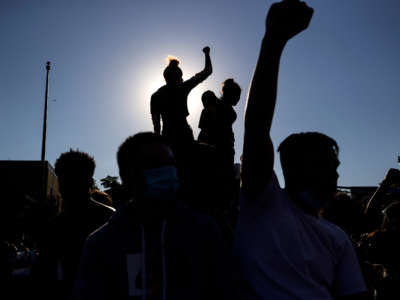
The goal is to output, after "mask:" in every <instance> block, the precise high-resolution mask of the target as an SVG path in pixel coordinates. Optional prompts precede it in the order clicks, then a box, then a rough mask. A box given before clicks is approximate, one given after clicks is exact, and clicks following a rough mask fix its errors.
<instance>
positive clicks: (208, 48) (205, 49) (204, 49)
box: [203, 46, 210, 54]
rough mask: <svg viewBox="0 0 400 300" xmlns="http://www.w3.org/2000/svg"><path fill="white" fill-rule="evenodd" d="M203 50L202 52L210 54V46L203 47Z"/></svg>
mask: <svg viewBox="0 0 400 300" xmlns="http://www.w3.org/2000/svg"><path fill="white" fill-rule="evenodd" d="M203 52H204V54H210V47H208V46H207V47H204V48H203Z"/></svg>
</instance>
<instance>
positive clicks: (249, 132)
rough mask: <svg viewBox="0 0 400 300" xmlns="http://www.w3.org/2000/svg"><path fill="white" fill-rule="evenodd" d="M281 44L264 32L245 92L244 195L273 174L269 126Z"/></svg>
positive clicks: (255, 191)
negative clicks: (250, 80)
mask: <svg viewBox="0 0 400 300" xmlns="http://www.w3.org/2000/svg"><path fill="white" fill-rule="evenodd" d="M284 45H285V43H281V42H278V41H275V40H273V39H271V38H270V37H269V36H268V34H266V36H265V37H264V39H263V41H262V45H261V50H260V55H259V58H258V62H257V65H256V69H255V72H254V75H253V79H252V82H251V86H250V90H249V94H248V99H247V107H246V113H245V132H244V145H243V159H242V163H243V167H242V185H243V190H244V192H245V193H247V194H253V193H257V192H258V191H260V188H262V187H263V186H264V185H265V183H266V182H268V181H269V179H270V177H271V175H272V170H273V162H274V147H273V144H272V141H271V139H270V129H271V123H272V118H273V114H274V109H275V103H276V96H277V84H278V72H279V61H280V57H281V54H282V51H283V48H284Z"/></svg>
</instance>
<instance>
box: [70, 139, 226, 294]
mask: <svg viewBox="0 0 400 300" xmlns="http://www.w3.org/2000/svg"><path fill="white" fill-rule="evenodd" d="M117 160H118V166H119V173H120V178H121V180H122V185H123V186H124V187H125V188H126V190H127V191H129V193H130V195H131V199H132V200H131V202H129V203H128V204H127V205H125V206H124V207H120V208H118V210H117V213H116V214H115V215H114V217H113V218H112V219H111V221H110V222H109V223H108V224H106V225H105V226H103V227H102V228H101V229H100V230H98V231H97V232H95V233H93V234H92V235H91V236H90V237H89V239H88V240H87V242H86V245H85V248H84V251H83V256H82V261H81V266H80V270H79V274H78V279H77V281H76V284H75V288H74V296H73V299H75V300H76V299H98V300H99V299H127V298H128V297H137V298H138V299H222V297H223V289H224V284H223V280H224V279H225V278H226V274H223V273H222V272H223V270H224V268H223V258H224V256H223V254H224V250H223V249H224V248H223V242H222V237H221V233H220V231H219V229H218V227H217V225H216V224H215V222H213V221H212V219H211V218H209V217H206V216H202V215H199V214H196V213H194V212H192V211H190V210H188V209H184V208H183V207H181V205H180V201H179V198H178V192H177V191H178V186H179V181H178V178H177V170H176V167H175V158H174V155H173V153H172V151H171V148H170V147H169V146H168V145H167V143H166V141H165V139H164V138H163V137H162V136H160V135H157V134H154V133H150V132H145V133H138V134H136V135H134V136H131V137H129V138H127V139H126V140H125V141H124V142H123V143H122V145H121V146H120V147H119V149H118V153H117Z"/></svg>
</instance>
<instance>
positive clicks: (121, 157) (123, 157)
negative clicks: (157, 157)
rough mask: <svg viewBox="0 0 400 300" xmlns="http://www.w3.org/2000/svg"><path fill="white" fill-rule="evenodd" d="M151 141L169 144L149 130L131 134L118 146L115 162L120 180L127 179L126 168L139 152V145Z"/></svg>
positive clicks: (150, 142)
mask: <svg viewBox="0 0 400 300" xmlns="http://www.w3.org/2000/svg"><path fill="white" fill-rule="evenodd" d="M153 143H161V144H165V145H167V146H169V145H168V143H167V141H166V139H165V138H164V137H162V136H161V135H159V134H155V133H154V132H150V131H147V132H139V133H137V134H135V135H132V136H130V137H128V138H127V139H126V140H125V141H124V142H123V143H122V144H121V145H120V146H119V148H118V151H117V162H118V168H119V175H120V177H121V180H122V182H126V181H127V180H128V177H127V176H128V175H127V174H128V168H130V167H131V166H132V162H134V161H135V159H136V158H137V156H138V155H139V154H140V146H142V145H149V144H153Z"/></svg>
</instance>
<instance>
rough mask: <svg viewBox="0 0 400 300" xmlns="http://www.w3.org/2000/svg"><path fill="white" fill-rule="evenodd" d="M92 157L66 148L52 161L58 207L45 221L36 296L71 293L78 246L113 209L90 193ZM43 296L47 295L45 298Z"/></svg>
mask: <svg viewBox="0 0 400 300" xmlns="http://www.w3.org/2000/svg"><path fill="white" fill-rule="evenodd" d="M94 170H95V161H94V159H93V157H91V156H89V155H88V154H87V153H85V152H81V151H75V150H70V151H68V152H65V153H62V154H61V155H60V157H59V158H58V159H57V161H56V163H55V172H56V175H57V177H58V181H59V188H60V193H61V196H62V200H63V202H62V211H61V213H60V214H59V215H57V216H56V217H55V218H54V219H53V220H51V221H50V223H49V224H47V228H46V232H45V233H44V235H43V237H42V241H41V244H40V260H39V262H38V265H37V266H36V270H37V275H36V276H37V277H38V287H39V291H38V297H40V298H45V299H47V298H51V299H54V298H57V299H67V298H68V297H69V296H70V295H71V291H72V287H73V283H74V281H75V276H76V272H77V268H78V265H79V260H80V256H81V253H82V248H83V245H84V242H85V240H86V238H87V237H88V236H89V234H90V233H91V232H93V231H94V230H96V229H97V228H99V227H100V226H102V225H103V224H104V223H106V222H107V221H108V220H109V218H110V217H111V216H112V215H113V213H114V209H113V208H111V207H109V206H106V205H104V204H101V203H99V202H97V201H95V200H93V199H92V198H91V197H90V189H91V187H92V185H93V174H94ZM46 297H47V298H46Z"/></svg>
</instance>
